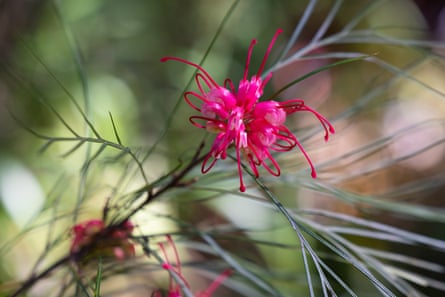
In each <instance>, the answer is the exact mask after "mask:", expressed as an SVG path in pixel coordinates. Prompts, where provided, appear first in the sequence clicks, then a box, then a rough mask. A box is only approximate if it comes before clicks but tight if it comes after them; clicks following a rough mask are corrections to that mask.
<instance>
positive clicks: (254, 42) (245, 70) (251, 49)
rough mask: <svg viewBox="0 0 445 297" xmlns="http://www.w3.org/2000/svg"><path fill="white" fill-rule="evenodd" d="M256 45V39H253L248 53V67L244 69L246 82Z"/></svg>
mask: <svg viewBox="0 0 445 297" xmlns="http://www.w3.org/2000/svg"><path fill="white" fill-rule="evenodd" d="M255 44H256V39H253V40H252V41H251V42H250V45H249V50H248V52H247V59H246V67H244V76H243V79H244V80H247V75H248V74H249V64H250V58H251V57H252V51H253V47H254V46H255Z"/></svg>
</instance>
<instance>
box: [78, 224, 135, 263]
mask: <svg viewBox="0 0 445 297" xmlns="http://www.w3.org/2000/svg"><path fill="white" fill-rule="evenodd" d="M133 229H134V226H133V224H132V223H131V222H130V221H125V222H124V223H123V224H121V225H119V226H117V227H115V226H113V229H111V230H108V229H107V227H106V226H105V223H104V222H103V221H102V220H98V219H92V220H88V221H85V222H82V223H79V224H77V225H75V226H74V227H73V228H72V232H73V240H72V242H71V249H70V251H71V254H72V255H74V257H75V258H77V257H79V256H78V253H79V252H81V251H82V249H83V248H85V247H89V248H90V249H89V250H87V251H86V252H85V251H83V253H85V254H82V255H80V258H81V259H83V258H84V257H85V256H97V257H108V256H112V257H114V258H115V259H117V260H124V259H125V258H128V257H132V256H134V254H135V248H134V244H132V243H131V242H130V241H129V237H130V236H131V233H132V232H133Z"/></svg>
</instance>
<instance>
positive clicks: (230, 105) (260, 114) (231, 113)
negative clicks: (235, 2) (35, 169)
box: [161, 29, 335, 192]
mask: <svg viewBox="0 0 445 297" xmlns="http://www.w3.org/2000/svg"><path fill="white" fill-rule="evenodd" d="M281 32H282V30H281V29H278V30H277V32H276V33H275V35H274V37H273V38H272V41H271V42H270V44H269V47H268V48H267V50H266V54H265V55H264V57H263V61H262V62H261V65H260V68H259V69H258V71H257V73H256V74H254V75H252V76H251V77H250V79H249V78H248V75H249V65H250V58H251V56H252V51H253V47H254V45H255V44H256V40H255V39H254V40H252V42H251V43H250V46H249V50H248V54H247V59H246V66H245V69H244V75H243V78H242V79H241V81H240V83H239V85H238V89H236V88H235V86H234V84H233V82H232V81H231V80H230V79H226V80H225V82H224V85H223V86H222V85H219V84H218V83H216V82H215V80H214V79H213V78H212V77H211V76H210V74H209V73H208V72H207V71H206V70H204V69H203V68H202V67H201V66H200V65H197V64H195V63H193V62H190V61H187V60H184V59H181V58H177V57H164V58H162V59H161V61H162V62H165V61H168V60H175V61H179V62H182V63H185V64H188V65H191V66H193V67H195V68H196V69H198V73H197V74H196V76H195V81H196V85H197V87H198V90H199V92H194V91H188V92H186V93H185V94H184V98H185V101H186V102H187V103H188V104H189V105H190V106H191V107H192V108H193V109H195V110H196V111H198V112H200V113H201V114H200V115H196V116H192V117H190V122H191V123H192V124H193V125H195V126H196V127H198V128H203V129H206V130H207V131H209V132H213V133H216V134H217V135H216V138H215V140H214V142H213V145H212V147H211V150H210V152H209V153H208V155H207V156H206V157H205V159H204V162H203V164H202V167H201V171H202V172H203V173H206V172H208V171H209V170H210V169H211V168H212V167H213V166H214V165H215V163H216V161H217V160H219V159H225V158H226V157H227V149H228V148H229V147H231V146H234V147H235V151H236V158H237V163H238V173H239V179H240V191H242V192H244V191H245V190H246V187H245V185H244V182H243V174H242V165H241V162H242V160H246V161H247V162H248V164H249V166H250V168H251V170H252V171H253V173H254V174H255V176H256V177H258V176H259V172H258V167H259V166H263V167H264V168H265V169H266V170H267V171H268V172H269V173H270V174H272V175H275V176H279V175H280V173H281V172H280V166H279V165H278V163H277V161H276V160H275V159H274V157H273V156H272V153H271V151H278V152H285V151H290V150H292V149H293V148H294V147H295V146H297V147H298V148H299V149H300V151H301V152H302V153H303V155H304V157H305V158H306V160H307V161H308V163H309V165H310V167H311V175H312V177H314V178H315V177H316V171H315V168H314V165H313V164H312V161H311V159H310V158H309V156H308V154H307V153H306V151H305V150H304V148H303V146H302V145H301V143H300V142H299V141H298V139H297V138H296V136H295V135H294V134H293V133H292V132H291V131H290V130H289V129H288V128H287V127H286V126H285V125H284V123H285V121H286V117H287V116H288V115H290V114H292V113H295V112H297V111H309V112H311V113H312V114H314V115H315V116H316V117H317V119H318V120H319V121H320V123H321V124H322V126H323V128H324V129H325V140H326V141H327V140H328V138H329V134H330V133H334V132H335V131H334V127H333V126H332V125H331V124H330V123H329V121H328V120H327V119H326V118H325V117H323V116H322V115H321V114H319V113H318V112H316V111H315V110H313V109H312V108H310V107H309V106H307V105H305V103H304V101H303V100H301V99H292V100H288V101H285V102H278V101H273V100H269V101H262V102H259V100H260V98H261V96H262V95H263V92H264V87H265V85H266V84H267V82H268V81H269V80H270V78H271V77H272V73H269V74H267V75H266V76H265V78H264V79H262V78H261V76H262V73H263V70H264V66H265V64H266V61H267V58H268V57H269V54H270V51H271V49H272V46H273V45H274V43H275V40H276V38H277V37H278V35H279V34H280V33H281ZM193 99H194V100H193ZM196 99H197V100H198V104H195V103H194V101H196ZM199 101H200V103H199Z"/></svg>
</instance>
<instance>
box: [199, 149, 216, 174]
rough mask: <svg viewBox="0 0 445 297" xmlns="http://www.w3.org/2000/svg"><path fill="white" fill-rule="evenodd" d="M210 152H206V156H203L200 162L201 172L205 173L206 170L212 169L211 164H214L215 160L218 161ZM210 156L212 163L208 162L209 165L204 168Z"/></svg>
mask: <svg viewBox="0 0 445 297" xmlns="http://www.w3.org/2000/svg"><path fill="white" fill-rule="evenodd" d="M212 153H213V151H210V152H209V153H208V154H207V156H206V157H205V158H204V160H203V161H202V164H201V172H202V173H207V172H209V170H210V169H212V168H213V166H214V165H215V164H216V161H218V159H217V158H215V157H214V156H213V154H212ZM210 158H213V160H212V163H210V165H209V166H208V167H207V168H205V167H206V165H207V161H208V160H209V159H210Z"/></svg>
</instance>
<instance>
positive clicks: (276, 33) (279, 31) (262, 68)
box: [257, 29, 283, 76]
mask: <svg viewBox="0 0 445 297" xmlns="http://www.w3.org/2000/svg"><path fill="white" fill-rule="evenodd" d="M281 32H283V30H282V29H278V30H277V31H276V32H275V35H274V36H273V37H272V40H271V41H270V43H269V47H268V48H267V50H266V54H265V55H264V57H263V61H262V62H261V65H260V69H258V72H257V75H258V76H261V73H263V70H264V66H265V65H266V61H267V58H269V54H270V51H271V50H272V47H273V45H274V43H275V40H276V39H277V37H278V35H280V34H281Z"/></svg>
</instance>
